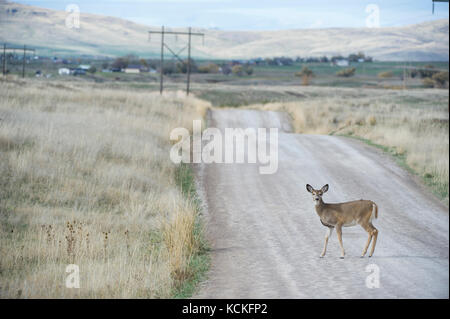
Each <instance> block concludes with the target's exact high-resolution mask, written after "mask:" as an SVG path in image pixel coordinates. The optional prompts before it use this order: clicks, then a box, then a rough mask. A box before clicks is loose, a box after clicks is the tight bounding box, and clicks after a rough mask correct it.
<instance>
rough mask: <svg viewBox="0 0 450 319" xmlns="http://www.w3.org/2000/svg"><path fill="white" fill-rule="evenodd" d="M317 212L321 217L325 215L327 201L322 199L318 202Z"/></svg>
mask: <svg viewBox="0 0 450 319" xmlns="http://www.w3.org/2000/svg"><path fill="white" fill-rule="evenodd" d="M316 213H317V215H319V217H320V219H322V217H323V216H324V215H325V203H324V201H323V200H322V199H320V200H319V201H318V202H317V204H316Z"/></svg>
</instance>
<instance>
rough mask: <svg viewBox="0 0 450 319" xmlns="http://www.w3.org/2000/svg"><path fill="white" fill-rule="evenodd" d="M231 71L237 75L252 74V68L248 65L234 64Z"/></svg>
mask: <svg viewBox="0 0 450 319" xmlns="http://www.w3.org/2000/svg"><path fill="white" fill-rule="evenodd" d="M231 72H233V74H235V75H237V76H243V75H252V74H253V68H252V67H250V66H248V65H235V66H233V68H232V69H231Z"/></svg>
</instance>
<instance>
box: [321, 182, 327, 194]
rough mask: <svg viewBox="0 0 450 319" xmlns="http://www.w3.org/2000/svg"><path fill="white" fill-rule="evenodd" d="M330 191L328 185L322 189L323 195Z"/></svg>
mask: <svg viewBox="0 0 450 319" xmlns="http://www.w3.org/2000/svg"><path fill="white" fill-rule="evenodd" d="M327 191H328V184H326V185H325V186H324V187H322V193H325V192H327Z"/></svg>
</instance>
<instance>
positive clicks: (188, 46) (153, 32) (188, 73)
mask: <svg viewBox="0 0 450 319" xmlns="http://www.w3.org/2000/svg"><path fill="white" fill-rule="evenodd" d="M148 33H149V40H150V35H151V34H161V64H160V77H159V93H160V94H162V92H163V89H164V86H163V74H164V48H167V49H168V50H169V51H170V53H172V54H173V56H175V57H176V58H177V59H178V60H180V61H181V62H182V63H184V61H183V60H182V59H181V58H180V57H179V55H180V53H181V52H183V51H184V50H185V49H186V47H184V48H183V49H181V50H180V51H179V52H178V53H175V52H174V51H173V50H172V49H171V48H170V47H169V46H168V45H167V44H166V43H165V42H164V35H165V34H166V35H167V34H171V35H175V36H176V37H177V38H178V35H187V36H188V45H187V48H188V60H187V85H186V95H189V89H190V81H191V37H192V36H201V37H202V39H203V40H204V36H205V35H204V34H203V33H199V32H192V28H191V27H189V30H188V32H180V31H165V30H164V26H162V27H161V31H148Z"/></svg>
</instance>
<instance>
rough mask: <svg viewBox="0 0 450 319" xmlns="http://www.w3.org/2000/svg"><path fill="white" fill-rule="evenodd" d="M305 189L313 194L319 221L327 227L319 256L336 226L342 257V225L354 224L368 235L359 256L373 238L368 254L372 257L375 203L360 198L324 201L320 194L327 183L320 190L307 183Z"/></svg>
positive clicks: (374, 242) (376, 233) (324, 189)
mask: <svg viewBox="0 0 450 319" xmlns="http://www.w3.org/2000/svg"><path fill="white" fill-rule="evenodd" d="M306 190H307V191H308V192H310V193H311V194H312V195H313V199H314V201H315V202H316V213H317V215H319V218H320V221H321V223H322V224H323V225H324V226H326V227H328V228H329V229H328V232H327V234H326V236H325V245H324V248H323V251H322V254H321V257H323V256H325V253H326V248H327V243H328V238H329V236H330V235H331V232H332V229H333V228H336V233H337V236H338V240H339V245H340V246H341V258H344V255H345V251H344V245H343V243H342V227H349V226H354V225H356V224H359V225H360V226H361V227H362V228H364V230H365V231H366V232H367V233H368V235H369V238H368V239H367V243H366V245H365V247H364V250H363V253H362V255H361V257H364V255H365V254H366V252H367V249H368V247H369V245H370V242H371V241H372V239H373V243H372V249H371V251H370V254H369V257H372V255H373V252H374V251H375V245H376V242H377V238H378V230H377V229H376V228H375V227H374V226H373V225H372V219H373V217H375V218H378V206H377V204H375V203H374V202H373V201H371V200H362V199H361V200H356V201H351V202H345V203H334V204H328V203H325V202H324V201H323V200H322V195H323V194H324V193H325V192H327V191H328V184H327V185H325V186H324V187H322V188H321V189H320V190H317V189H314V188H313V187H312V186H311V185H309V184H307V185H306ZM372 214H373V215H372Z"/></svg>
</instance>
